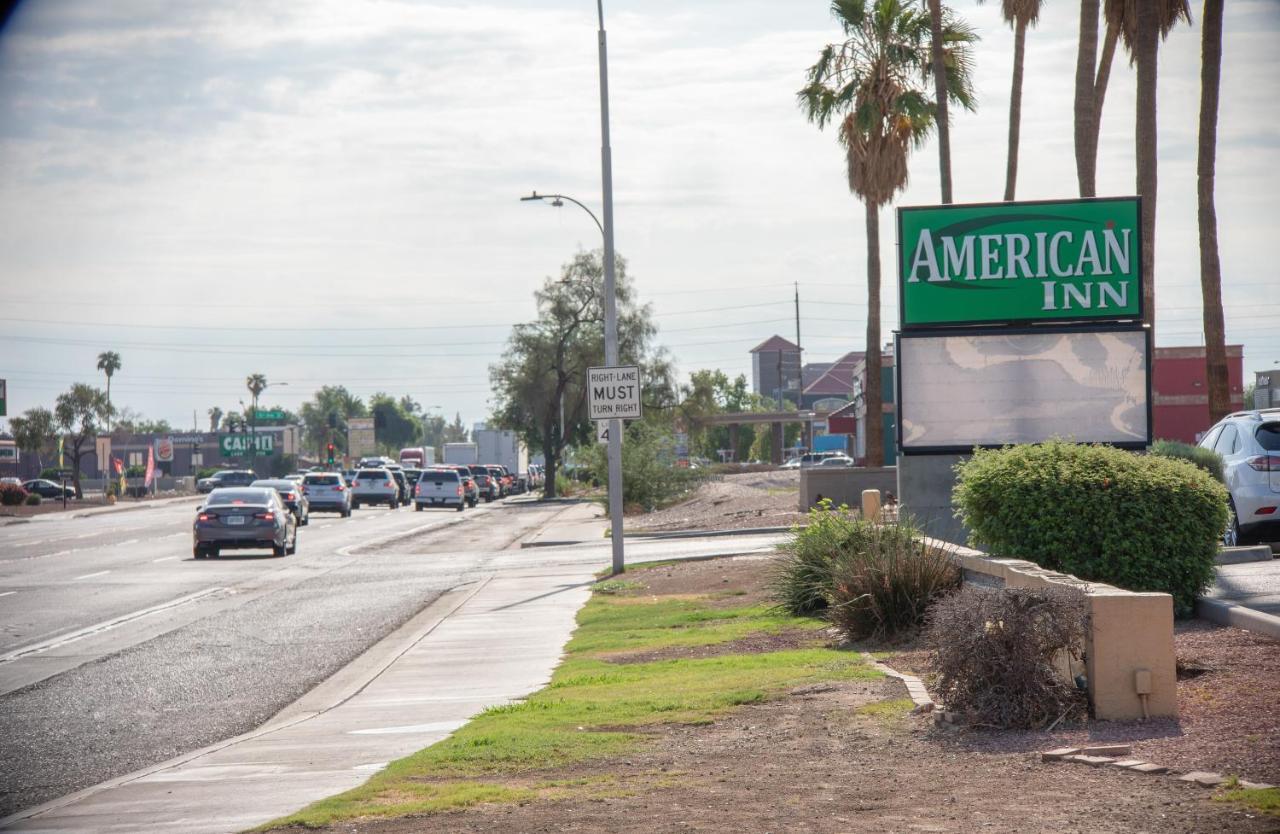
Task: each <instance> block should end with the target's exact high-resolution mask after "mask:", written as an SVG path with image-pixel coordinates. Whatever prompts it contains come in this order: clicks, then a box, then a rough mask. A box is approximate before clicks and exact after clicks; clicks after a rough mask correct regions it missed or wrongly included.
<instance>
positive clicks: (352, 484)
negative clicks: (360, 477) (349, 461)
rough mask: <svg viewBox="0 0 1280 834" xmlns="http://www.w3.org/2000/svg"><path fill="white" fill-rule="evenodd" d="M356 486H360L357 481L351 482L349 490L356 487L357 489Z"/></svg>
mask: <svg viewBox="0 0 1280 834" xmlns="http://www.w3.org/2000/svg"><path fill="white" fill-rule="evenodd" d="M358 486H360V482H359V481H352V482H351V488H352V489H355V488H356V487H358Z"/></svg>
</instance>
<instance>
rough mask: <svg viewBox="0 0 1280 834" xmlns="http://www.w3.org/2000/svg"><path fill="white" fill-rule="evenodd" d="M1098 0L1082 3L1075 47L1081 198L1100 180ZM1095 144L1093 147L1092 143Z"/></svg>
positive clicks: (1077, 175)
mask: <svg viewBox="0 0 1280 834" xmlns="http://www.w3.org/2000/svg"><path fill="white" fill-rule="evenodd" d="M1098 8H1099V0H1081V2H1080V40H1079V42H1078V45H1077V49H1076V98H1075V150H1076V180H1077V182H1078V183H1079V185H1080V196H1081V197H1093V196H1095V190H1096V185H1097V179H1098V152H1097V142H1096V140H1095V138H1094V137H1096V136H1097V134H1098V129H1097V124H1098V112H1097V108H1096V107H1095V106H1094V102H1095V97H1094V81H1093V66H1094V64H1095V63H1096V62H1097V60H1098ZM1090 143H1093V144H1092V149H1091V146H1090Z"/></svg>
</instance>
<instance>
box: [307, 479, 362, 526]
mask: <svg viewBox="0 0 1280 834" xmlns="http://www.w3.org/2000/svg"><path fill="white" fill-rule="evenodd" d="M302 491H303V492H304V493H306V495H307V504H308V508H309V509H310V510H311V511H313V512H334V513H338V514H339V515H341V516H342V517H343V518H350V517H351V489H350V488H349V487H348V486H347V479H346V478H344V477H343V476H342V473H341V472H308V473H307V474H306V476H305V477H304V478H303V479H302Z"/></svg>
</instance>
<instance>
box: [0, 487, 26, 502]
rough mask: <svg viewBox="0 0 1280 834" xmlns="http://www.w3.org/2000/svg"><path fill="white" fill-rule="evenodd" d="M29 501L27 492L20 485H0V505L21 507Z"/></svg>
mask: <svg viewBox="0 0 1280 834" xmlns="http://www.w3.org/2000/svg"><path fill="white" fill-rule="evenodd" d="M26 500H27V491H26V490H25V489H23V488H22V487H21V486H19V485H18V484H0V505H3V506H5V507H19V506H22V502H23V501H26Z"/></svg>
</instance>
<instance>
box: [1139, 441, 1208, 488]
mask: <svg viewBox="0 0 1280 834" xmlns="http://www.w3.org/2000/svg"><path fill="white" fill-rule="evenodd" d="M1151 454H1153V455H1159V456H1160V457H1163V458H1174V459H1175V460H1185V461H1188V462H1190V463H1193V464H1195V465H1196V466H1198V467H1200V468H1201V469H1203V470H1204V471H1205V472H1208V473H1209V474H1210V475H1212V476H1213V477H1214V479H1215V480H1217V481H1218V483H1223V477H1222V456H1221V455H1219V454H1218V453H1217V452H1215V451H1213V450H1212V449H1205V448H1202V447H1200V446H1192V445H1191V444H1190V443H1182V442H1180V441H1177V440H1157V441H1156V442H1155V443H1152V444H1151Z"/></svg>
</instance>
